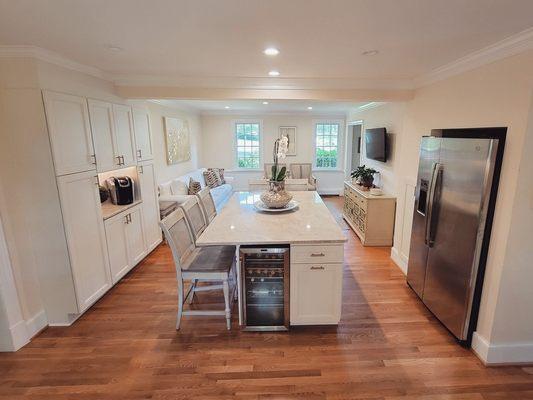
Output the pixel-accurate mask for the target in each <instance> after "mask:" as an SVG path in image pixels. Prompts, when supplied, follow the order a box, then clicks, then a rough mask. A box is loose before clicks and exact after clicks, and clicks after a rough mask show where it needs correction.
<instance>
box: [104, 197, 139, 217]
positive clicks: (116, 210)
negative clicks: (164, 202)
mask: <svg viewBox="0 0 533 400" xmlns="http://www.w3.org/2000/svg"><path fill="white" fill-rule="evenodd" d="M142 202H143V201H142V200H135V201H134V202H133V203H131V204H126V205H122V206H119V205H117V204H113V203H111V201H110V200H106V201H104V202H103V203H102V218H103V219H104V220H106V219H108V218H111V217H113V216H115V215H117V214H120V213H121V212H122V211H125V210H127V209H129V208H132V207H134V206H136V205H137V204H141V203H142Z"/></svg>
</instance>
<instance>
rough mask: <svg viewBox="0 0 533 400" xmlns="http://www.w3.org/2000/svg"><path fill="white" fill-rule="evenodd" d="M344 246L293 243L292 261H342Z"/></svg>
mask: <svg viewBox="0 0 533 400" xmlns="http://www.w3.org/2000/svg"><path fill="white" fill-rule="evenodd" d="M343 261H344V246H343V245H342V244H339V245H337V244H335V245H318V246H317V245H293V246H291V262H293V263H342V262H343Z"/></svg>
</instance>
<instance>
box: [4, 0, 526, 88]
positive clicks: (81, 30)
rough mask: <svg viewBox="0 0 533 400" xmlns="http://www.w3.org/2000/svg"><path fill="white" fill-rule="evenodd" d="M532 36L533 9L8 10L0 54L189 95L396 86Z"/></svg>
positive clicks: (244, 5) (288, 0)
mask: <svg viewBox="0 0 533 400" xmlns="http://www.w3.org/2000/svg"><path fill="white" fill-rule="evenodd" d="M532 26H533V1H531V0H512V1H509V0H445V1H443V0H327V1H326V0H91V1H87V0H47V1H36V0H16V1H13V0H0V45H33V46H39V47H42V48H45V49H47V50H50V51H54V52H57V53H59V54H61V55H62V56H64V57H68V58H70V59H72V60H74V61H76V62H79V63H82V64H84V65H88V66H92V67H95V68H98V69H100V70H102V71H104V72H106V73H107V74H108V76H110V77H112V79H113V80H115V81H121V80H122V81H128V82H139V83H140V82H148V81H151V82H162V81H164V80H166V81H167V82H170V81H173V82H177V83H179V84H180V85H183V86H187V85H189V86H188V87H192V86H199V85H202V82H203V83H204V84H205V82H209V84H210V85H213V86H217V85H218V86H225V87H229V86H230V85H233V84H236V85H239V82H240V83H241V84H244V83H245V84H246V85H251V86H253V85H254V82H256V81H257V82H259V81H261V82H263V84H264V82H267V84H268V83H269V82H272V85H281V86H283V85H284V84H288V83H289V82H294V81H295V80H298V79H299V80H302V82H304V83H305V84H309V85H312V83H313V82H315V83H316V82H326V83H323V84H322V86H324V85H327V86H342V87H346V86H348V87H350V85H351V84H353V85H355V84H356V83H357V84H358V85H360V84H361V82H363V85H364V82H368V84H369V85H370V83H372V84H375V85H380V84H381V85H386V84H390V85H394V84H398V82H403V81H405V80H412V79H413V78H416V77H419V76H421V75H423V74H426V73H428V72H430V71H431V70H433V69H435V68H437V67H440V66H442V65H445V64H447V63H450V62H452V61H455V60H457V59H459V58H461V57H463V56H465V55H467V54H470V53H472V52H474V51H476V50H478V49H480V48H483V47H485V46H488V45H490V44H492V43H495V42H497V41H500V40H503V39H505V38H507V37H509V36H511V35H514V34H517V33H519V32H521V31H523V30H525V29H527V28H530V27H532ZM267 46H276V47H278V48H279V50H280V54H279V55H278V56H276V57H267V56H265V55H264V54H263V53H262V51H263V49H264V48H265V47H267ZM114 47H118V48H120V50H118V51H117V49H114ZM368 50H378V51H379V53H378V54H377V55H373V56H363V55H362V53H363V52H365V51H368ZM271 69H277V70H279V71H280V73H281V76H280V77H279V78H269V77H268V71H269V70H271ZM239 79H240V80H241V81H238V80H239ZM236 80H237V81H236ZM235 82H237V83H235Z"/></svg>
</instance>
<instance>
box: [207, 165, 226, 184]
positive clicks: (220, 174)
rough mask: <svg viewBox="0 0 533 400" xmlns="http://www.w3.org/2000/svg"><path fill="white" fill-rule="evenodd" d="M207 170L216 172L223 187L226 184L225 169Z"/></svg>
mask: <svg viewBox="0 0 533 400" xmlns="http://www.w3.org/2000/svg"><path fill="white" fill-rule="evenodd" d="M207 170H208V171H214V172H215V174H217V177H218V179H219V180H220V184H221V185H223V184H224V183H226V180H225V179H224V168H208V169H207Z"/></svg>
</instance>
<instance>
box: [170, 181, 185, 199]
mask: <svg viewBox="0 0 533 400" xmlns="http://www.w3.org/2000/svg"><path fill="white" fill-rule="evenodd" d="M170 191H171V192H172V194H175V195H184V194H188V193H189V188H188V187H187V184H186V183H185V182H183V181H181V180H179V179H173V180H172V181H171V182H170Z"/></svg>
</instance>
